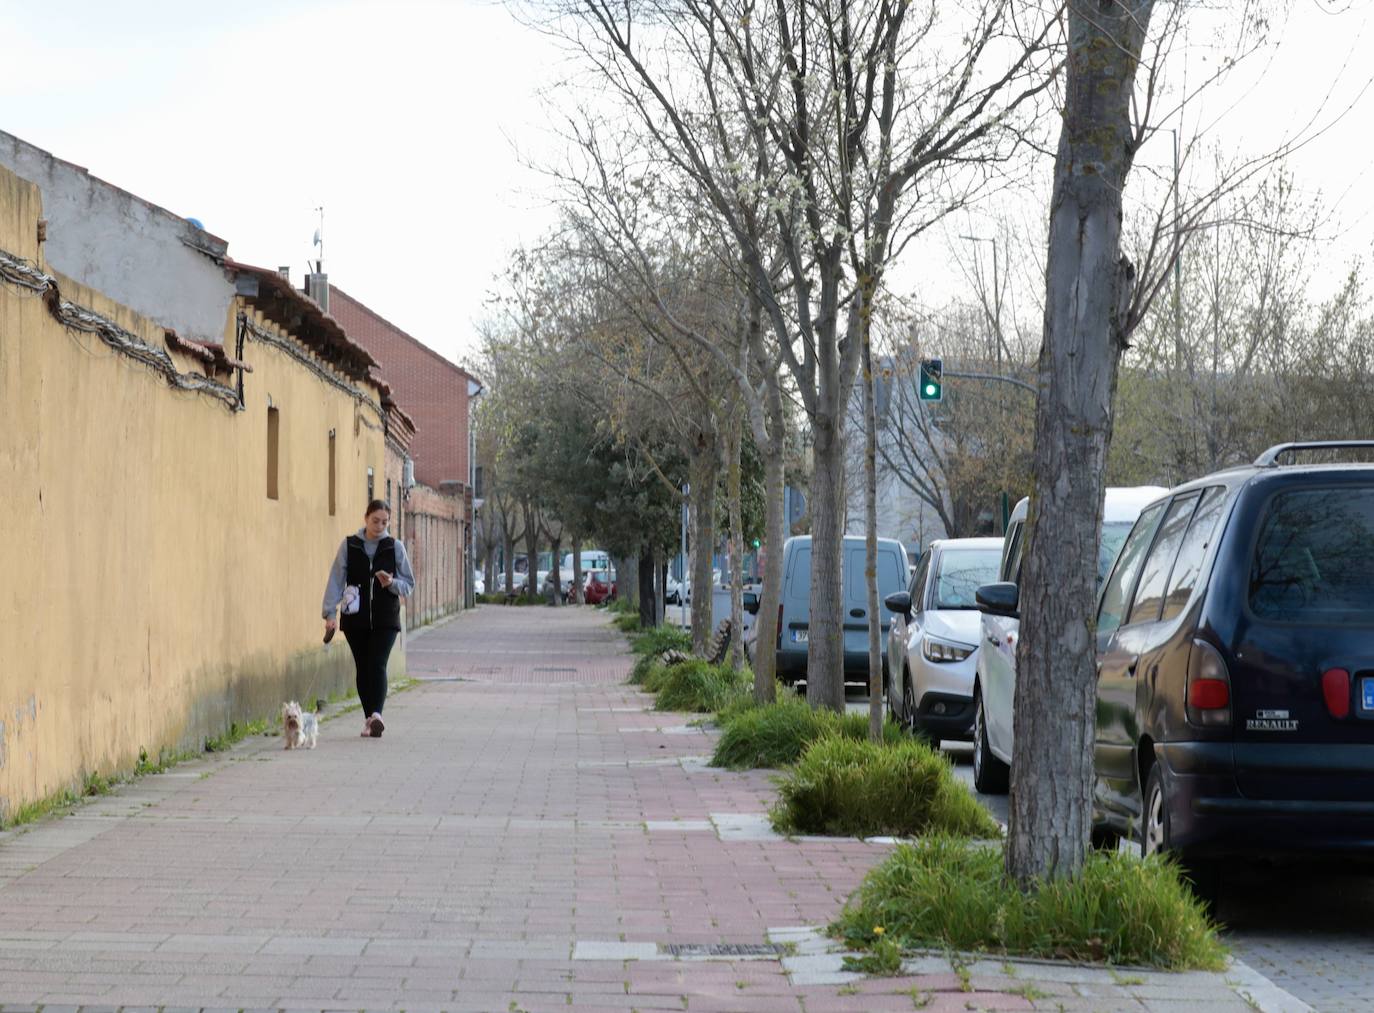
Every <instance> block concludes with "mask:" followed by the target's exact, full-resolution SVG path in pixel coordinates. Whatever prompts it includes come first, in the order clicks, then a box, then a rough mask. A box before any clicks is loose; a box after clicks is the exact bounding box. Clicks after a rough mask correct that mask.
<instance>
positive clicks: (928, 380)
mask: <svg viewBox="0 0 1374 1013" xmlns="http://www.w3.org/2000/svg"><path fill="white" fill-rule="evenodd" d="M944 383H945V364H944V363H943V362H941V361H940V360H939V359H925V360H922V362H921V387H920V389H919V390H918V391H917V396H918V397H919V398H920V399H921V400H922V401H939V400H940V399H941V397H942V396H943V394H944Z"/></svg>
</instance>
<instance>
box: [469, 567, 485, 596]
mask: <svg viewBox="0 0 1374 1013" xmlns="http://www.w3.org/2000/svg"><path fill="white" fill-rule="evenodd" d="M472 593H473V594H486V593H487V582H486V581H485V580H484V579H483V578H482V571H481V570H473V571H472Z"/></svg>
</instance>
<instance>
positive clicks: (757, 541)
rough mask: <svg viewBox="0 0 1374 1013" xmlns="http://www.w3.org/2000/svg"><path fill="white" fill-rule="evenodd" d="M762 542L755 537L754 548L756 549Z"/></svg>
mask: <svg viewBox="0 0 1374 1013" xmlns="http://www.w3.org/2000/svg"><path fill="white" fill-rule="evenodd" d="M762 544H763V542H762V541H760V540H759V539H757V538H755V539H754V548H756V549H757V548H758V547H759V546H760V545H762Z"/></svg>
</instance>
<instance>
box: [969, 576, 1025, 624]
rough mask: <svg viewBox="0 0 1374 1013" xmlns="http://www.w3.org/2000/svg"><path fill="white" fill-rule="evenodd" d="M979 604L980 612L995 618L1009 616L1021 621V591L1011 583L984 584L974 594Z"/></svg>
mask: <svg viewBox="0 0 1374 1013" xmlns="http://www.w3.org/2000/svg"><path fill="white" fill-rule="evenodd" d="M973 597H974V600H975V601H977V602H978V610H979V611H980V612H987V613H989V614H991V615H995V616H1008V617H1010V618H1012V619H1020V618H1021V613H1020V612H1019V611H1018V610H1019V608H1020V606H1021V590H1020V588H1018V587H1017V586H1016V585H1015V584H1013V583H1012V582H1011V581H1002V582H1000V583H997V584H984V585H983V586H982V587H980V588H979V589H978V590H977V591H975V592H974V594H973Z"/></svg>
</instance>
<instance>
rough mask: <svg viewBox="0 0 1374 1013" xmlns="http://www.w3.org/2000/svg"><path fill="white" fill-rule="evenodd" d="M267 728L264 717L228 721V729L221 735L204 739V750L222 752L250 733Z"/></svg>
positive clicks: (258, 732) (256, 732)
mask: <svg viewBox="0 0 1374 1013" xmlns="http://www.w3.org/2000/svg"><path fill="white" fill-rule="evenodd" d="M267 729H268V724H267V721H266V719H264V718H259V719H258V720H256V721H247V722H245V723H243V724H239V723H238V722H237V721H231V722H229V730H228V731H226V732H224V733H223V734H221V735H216V736H214V737H213V738H207V739H206V740H205V751H206V752H207V753H223V752H225V751H227V750H229V749H232V748H233V747H234V746H236V745H238V744H239V743H240V742H242V741H243V740H244V739H246V738H248V736H250V735H262V734H264V733H265V732H266V731H267Z"/></svg>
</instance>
